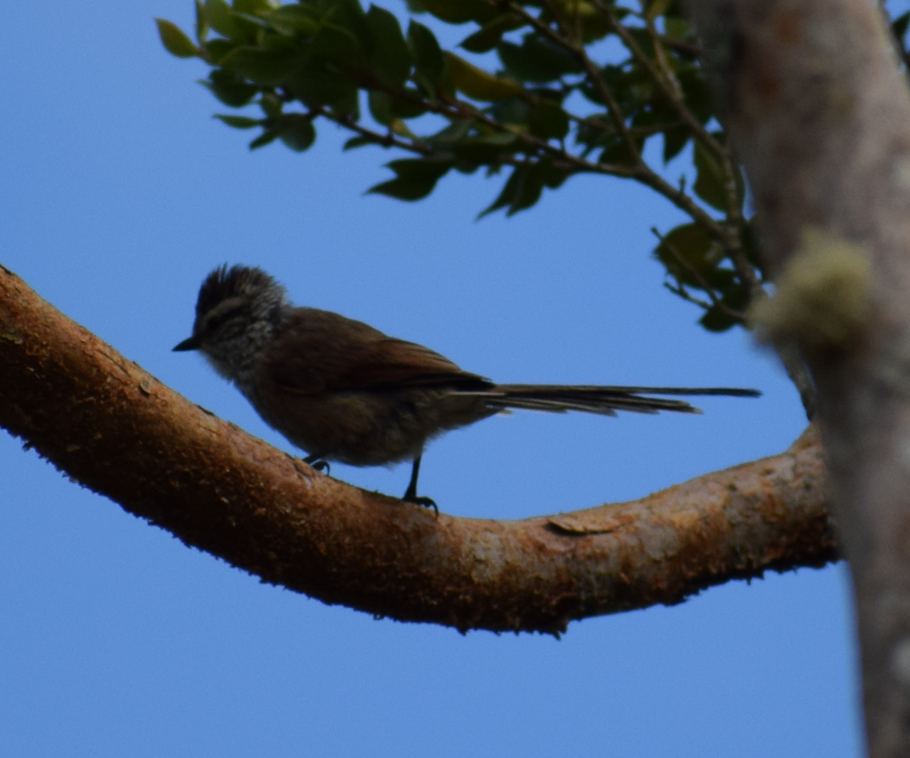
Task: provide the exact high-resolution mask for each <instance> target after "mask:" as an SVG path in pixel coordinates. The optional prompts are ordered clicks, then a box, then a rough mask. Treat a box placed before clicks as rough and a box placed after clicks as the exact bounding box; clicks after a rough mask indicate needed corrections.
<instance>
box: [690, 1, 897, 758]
mask: <svg viewBox="0 0 910 758" xmlns="http://www.w3.org/2000/svg"><path fill="white" fill-rule="evenodd" d="M690 8H691V10H692V12H693V14H694V18H695V22H696V25H697V27H698V30H699V33H700V35H701V36H702V38H703V41H704V43H705V51H706V56H707V58H708V62H709V64H711V68H712V70H713V74H714V76H715V78H716V83H717V92H718V95H719V100H720V102H719V106H720V107H721V108H722V112H724V113H725V114H726V115H725V116H724V121H725V126H727V128H728V129H729V132H730V136H731V139H732V144H733V146H734V149H735V150H736V151H737V153H738V155H739V157H740V158H741V160H742V162H743V164H744V166H745V168H746V172H747V174H748V177H749V181H750V184H751V188H752V191H753V194H754V198H755V206H756V210H757V213H758V218H759V222H760V228H761V231H762V235H763V237H764V243H765V254H766V256H767V259H768V262H769V263H770V265H771V268H772V270H773V271H774V272H776V273H777V274H779V275H781V274H785V273H786V272H787V271H789V270H791V269H792V265H793V261H794V259H798V258H799V256H800V255H802V249H803V247H804V243H803V241H802V240H804V239H805V235H806V231H807V229H809V228H812V229H815V230H823V232H824V233H825V234H826V235H828V238H829V239H833V240H841V241H844V242H846V243H849V244H851V245H853V246H854V247H855V249H856V250H857V251H859V253H858V254H859V255H860V256H861V257H862V259H863V260H864V261H865V262H866V263H867V264H868V267H869V279H868V282H861V281H859V280H857V282H856V286H857V292H854V293H852V294H857V293H859V294H861V295H862V296H863V298H864V300H865V313H864V314H863V318H862V320H861V322H860V323H856V324H854V328H853V330H852V332H850V333H849V334H846V333H845V334H841V335H840V337H839V338H837V339H834V340H830V341H829V342H828V343H827V344H824V341H823V342H822V343H819V341H818V340H817V339H815V337H817V336H818V332H817V330H816V331H813V330H814V329H815V327H818V326H823V327H824V326H826V324H818V323H816V324H815V327H813V326H812V325H811V324H808V323H804V324H802V326H801V327H800V328H799V329H796V330H795V331H794V332H793V333H794V335H795V337H796V339H797V341H799V342H800V343H801V344H802V346H803V351H804V353H805V354H806V357H807V358H808V359H809V363H810V367H811V370H812V373H813V376H814V378H815V380H816V383H817V386H818V391H819V415H820V420H821V425H822V437H823V440H824V447H825V452H826V456H827V461H828V470H829V475H830V487H831V488H830V492H831V497H832V503H833V508H834V513H835V515H836V518H837V522H838V525H839V534H840V538H841V540H842V544H843V546H844V550H845V553H846V555H847V557H848V558H849V559H850V563H851V570H852V572H853V577H854V586H855V591H856V599H857V608H858V623H859V631H860V639H861V645H862V656H861V657H862V664H863V696H864V705H865V712H866V720H867V728H868V741H869V751H870V755H871V756H873V758H881V757H883V756H906V755H910V257H908V250H910V98H908V93H907V88H906V83H905V79H904V75H903V74H902V73H901V72H900V71H899V69H898V65H897V59H896V55H895V51H894V49H893V42H892V41H891V39H890V37H889V34H888V31H887V29H886V27H885V24H884V23H883V19H882V14H881V10H880V8H879V7H878V4H877V3H872V2H865V0H762V1H761V2H751V1H750V0H691V2H690ZM834 247H837V245H836V244H833V245H832V250H833V248H834ZM819 261H820V262H819V264H818V268H819V270H820V271H821V272H822V273H823V274H824V269H825V268H826V266H827V265H828V264H827V263H824V262H823V261H822V259H819ZM784 278H786V277H784ZM829 305H830V304H829ZM823 311H824V308H823ZM824 315H825V316H826V319H827V322H828V323H830V321H831V320H832V319H837V318H840V317H841V316H843V312H842V311H841V310H839V309H838V307H837V306H836V305H835V307H833V309H831V310H828V311H824ZM800 329H802V330H803V331H802V332H800Z"/></svg>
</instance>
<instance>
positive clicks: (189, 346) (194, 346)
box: [174, 336, 202, 353]
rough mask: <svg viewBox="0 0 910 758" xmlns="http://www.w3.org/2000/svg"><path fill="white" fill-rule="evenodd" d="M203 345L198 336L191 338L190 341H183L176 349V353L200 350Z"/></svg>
mask: <svg viewBox="0 0 910 758" xmlns="http://www.w3.org/2000/svg"><path fill="white" fill-rule="evenodd" d="M201 346H202V345H201V344H200V342H199V338H198V337H196V336H193V337H190V338H189V339H185V340H183V342H181V343H180V344H179V345H177V347H175V348H174V352H175V353H180V352H183V351H184V350H198V349H199V348H200V347H201Z"/></svg>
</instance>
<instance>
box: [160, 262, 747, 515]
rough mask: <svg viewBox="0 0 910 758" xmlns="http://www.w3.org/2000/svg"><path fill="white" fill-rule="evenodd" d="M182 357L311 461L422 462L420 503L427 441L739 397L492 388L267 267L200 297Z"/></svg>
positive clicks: (410, 492) (213, 285)
mask: <svg viewBox="0 0 910 758" xmlns="http://www.w3.org/2000/svg"><path fill="white" fill-rule="evenodd" d="M174 350H199V351H201V352H202V354H203V355H204V356H205V357H206V358H207V359H208V361H209V363H211V364H212V366H213V367H214V368H215V370H216V371H217V372H218V373H219V374H221V375H222V376H223V377H225V378H226V379H227V380H228V381H231V382H233V383H234V384H236V385H237V388H238V389H239V390H240V391H241V392H242V393H243V394H244V395H245V396H246V398H247V400H249V401H250V403H252V405H253V407H254V408H255V409H256V411H257V413H259V415H260V416H261V417H262V418H263V420H264V421H265V422H266V423H267V424H269V426H271V427H273V428H274V429H276V430H278V431H279V432H281V434H283V435H284V436H285V437H287V439H288V440H289V441H290V442H291V443H293V444H294V445H296V446H297V447H299V448H302V449H303V450H305V451H307V452H308V453H309V455H308V456H307V458H306V459H305V460H306V462H307V463H309V464H312V465H314V466H315V467H317V468H324V467H325V466H326V465H327V464H326V461H329V460H334V461H341V462H342V463H348V464H350V465H352V466H379V465H385V464H391V463H397V462H399V461H404V460H411V461H413V468H412V472H411V481H410V483H409V484H408V488H407V491H406V492H405V494H404V499H405V500H408V501H411V502H414V503H419V504H421V505H427V506H432V507H435V504H434V503H433V501H432V500H430V499H429V498H426V497H418V496H417V475H418V473H419V471H420V458H421V455H422V454H423V449H424V447H425V446H426V444H427V442H428V441H429V440H431V439H433V438H434V437H437V436H439V435H440V434H442V433H443V432H447V431H449V430H450V429H457V428H458V427H461V426H467V425H468V424H473V423H474V422H475V421H480V420H481V419H485V418H487V417H488V416H492V415H494V414H496V413H500V412H502V411H503V410H506V409H510V408H526V409H530V410H536V411H553V412H557V413H562V412H565V411H585V412H588V413H599V414H603V415H608V416H615V415H616V411H618V410H623V411H637V412H639V413H656V412H658V411H680V412H683V413H700V411H699V410H698V409H697V408H694V407H692V406H691V405H689V404H688V403H687V402H685V401H683V400H673V399H666V398H660V397H647V395H733V396H739V397H756V396H758V395H759V394H761V393H759V392H757V391H756V390H748V389H731V388H725V387H717V388H701V389H686V388H678V387H599V386H566V385H548V384H541V385H535V384H494V383H493V382H491V381H489V380H488V379H485V378H483V377H482V376H479V375H477V374H472V373H469V372H467V371H463V370H462V369H460V368H459V367H458V366H456V365H455V364H454V363H452V362H451V361H450V360H448V359H447V358H444V357H442V356H441V355H439V353H435V352H433V351H432V350H430V349H428V348H426V347H422V346H420V345H416V344H414V343H413V342H405V341H404V340H399V339H395V338H394V337H388V336H387V335H385V334H383V333H382V332H380V331H379V330H377V329H374V328H373V327H371V326H368V325H367V324H364V323H362V322H360V321H354V320H352V319H349V318H345V317H344V316H340V315H338V314H337V313H331V312H330V311H322V310H317V309H316V308H295V307H294V306H293V305H291V303H290V302H288V300H287V295H286V293H285V290H284V287H282V286H281V285H280V284H279V283H278V282H276V281H275V280H274V279H273V278H272V277H271V276H269V275H268V274H266V273H265V272H264V271H263V270H262V269H259V268H250V267H246V266H232V267H231V268H228V267H227V266H226V265H225V266H222V267H220V268H217V269H215V270H214V271H212V273H210V274H209V275H208V276H207V277H206V279H205V281H204V282H203V283H202V287H201V288H200V290H199V298H198V300H197V302H196V320H195V323H194V324H193V336H192V337H190V338H189V339H186V340H184V341H183V342H181V343H180V344H179V345H177V346H176V347H175V348H174Z"/></svg>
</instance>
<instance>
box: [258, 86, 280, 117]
mask: <svg viewBox="0 0 910 758" xmlns="http://www.w3.org/2000/svg"><path fill="white" fill-rule="evenodd" d="M259 107H260V108H262V112H263V113H264V114H265V115H266V116H268V117H269V118H279V117H280V116H281V115H282V113H281V109H282V107H283V104H282V102H281V100H280V99H279V98H277V97H276V96H275V95H273V94H272V93H271V92H266V93H264V94H263V95H262V96H261V97H260V98H259Z"/></svg>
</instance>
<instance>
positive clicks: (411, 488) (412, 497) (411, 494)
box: [401, 455, 439, 516]
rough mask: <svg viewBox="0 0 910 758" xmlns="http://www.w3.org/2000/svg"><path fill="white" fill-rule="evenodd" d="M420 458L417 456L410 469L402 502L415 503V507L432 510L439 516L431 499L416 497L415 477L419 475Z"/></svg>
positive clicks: (437, 509)
mask: <svg viewBox="0 0 910 758" xmlns="http://www.w3.org/2000/svg"><path fill="white" fill-rule="evenodd" d="M421 457H422V456H420V455H418V456H417V457H416V458H415V459H414V466H413V468H412V469H411V481H410V482H409V483H408V488H407V490H405V493H404V497H403V498H401V499H402V500H404V501H406V502H408V503H416V504H417V505H422V506H424V508H432V509H433V510H434V511H436V515H437V516H439V508H437V507H436V503H435V502H434V501H433V499H432V498H429V497H417V475H418V474H419V473H420V459H421Z"/></svg>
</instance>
